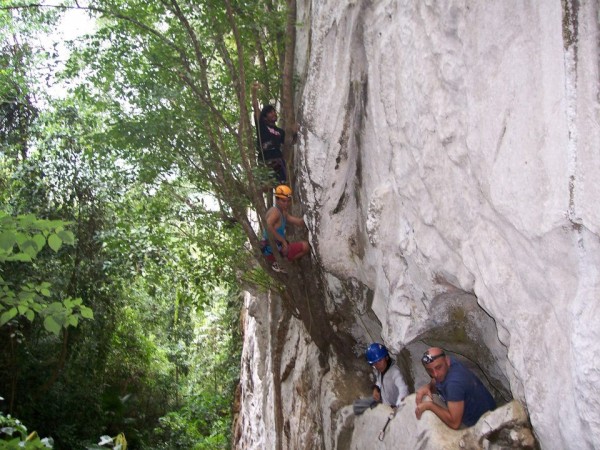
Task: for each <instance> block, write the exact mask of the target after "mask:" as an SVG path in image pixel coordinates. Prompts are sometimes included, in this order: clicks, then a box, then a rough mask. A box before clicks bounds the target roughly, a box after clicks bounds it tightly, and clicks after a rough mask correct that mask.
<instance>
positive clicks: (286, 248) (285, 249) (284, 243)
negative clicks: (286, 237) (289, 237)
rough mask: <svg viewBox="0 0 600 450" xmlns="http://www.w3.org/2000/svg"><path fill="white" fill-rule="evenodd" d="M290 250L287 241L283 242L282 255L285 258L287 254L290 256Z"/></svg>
mask: <svg viewBox="0 0 600 450" xmlns="http://www.w3.org/2000/svg"><path fill="white" fill-rule="evenodd" d="M288 250H289V249H288V243H287V241H283V242H282V243H281V254H282V255H283V256H287V254H288Z"/></svg>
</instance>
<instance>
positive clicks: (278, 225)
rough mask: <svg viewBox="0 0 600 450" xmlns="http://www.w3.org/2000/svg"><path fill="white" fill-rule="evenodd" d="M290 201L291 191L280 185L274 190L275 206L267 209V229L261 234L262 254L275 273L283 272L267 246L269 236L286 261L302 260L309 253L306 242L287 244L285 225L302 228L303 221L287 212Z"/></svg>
mask: <svg viewBox="0 0 600 450" xmlns="http://www.w3.org/2000/svg"><path fill="white" fill-rule="evenodd" d="M291 201H292V190H291V189H290V188H289V187H288V186H286V185H284V184H281V185H279V186H277V187H276V188H275V206H273V207H272V208H269V210H268V211H267V215H266V222H267V229H266V230H265V232H264V233H263V240H262V252H263V255H265V257H266V258H267V260H268V261H270V262H272V263H273V264H272V266H271V267H272V268H273V270H274V271H275V272H284V270H283V269H282V268H281V267H279V264H277V262H276V261H275V256H274V255H273V250H272V249H271V246H270V245H269V240H268V238H269V236H270V237H272V238H273V240H274V241H275V242H276V243H277V249H278V250H279V253H280V254H281V255H282V256H285V257H287V259H288V261H295V260H297V259H299V258H302V257H303V256H304V255H306V254H307V253H308V252H309V251H310V246H309V245H308V242H307V241H298V242H288V241H287V239H286V238H285V228H286V226H287V224H288V223H289V224H291V225H294V226H298V227H303V226H304V219H302V218H301V217H296V216H293V215H292V214H290V213H289V212H288V208H289V206H290V203H291Z"/></svg>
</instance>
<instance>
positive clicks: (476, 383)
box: [435, 358, 496, 427]
mask: <svg viewBox="0 0 600 450" xmlns="http://www.w3.org/2000/svg"><path fill="white" fill-rule="evenodd" d="M435 387H436V389H437V391H438V393H439V394H440V395H441V396H442V398H443V399H444V400H445V401H446V402H463V401H464V402H465V409H464V412H463V417H462V423H463V424H464V425H466V426H467V427H470V426H473V425H475V424H476V423H477V421H478V420H479V418H480V417H481V416H482V415H483V413H485V412H487V411H491V410H493V409H495V408H496V402H495V401H494V398H493V397H492V394H490V391H488V390H487V388H486V387H485V386H484V385H483V383H482V382H481V380H480V379H479V378H477V377H476V376H475V374H474V373H473V372H471V371H470V370H469V369H467V368H466V367H465V366H463V365H462V364H461V363H459V362H458V361H456V360H455V359H454V358H450V368H449V369H448V373H447V374H446V378H444V381H442V382H441V383H436V384H435Z"/></svg>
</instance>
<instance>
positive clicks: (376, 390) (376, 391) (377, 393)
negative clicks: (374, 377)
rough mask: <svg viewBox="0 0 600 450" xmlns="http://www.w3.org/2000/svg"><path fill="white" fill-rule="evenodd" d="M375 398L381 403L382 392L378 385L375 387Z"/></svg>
mask: <svg viewBox="0 0 600 450" xmlns="http://www.w3.org/2000/svg"><path fill="white" fill-rule="evenodd" d="M373 398H374V399H375V401H376V402H379V403H381V392H379V388H378V387H374V388H373Z"/></svg>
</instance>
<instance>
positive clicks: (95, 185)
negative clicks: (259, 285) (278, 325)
mask: <svg viewBox="0 0 600 450" xmlns="http://www.w3.org/2000/svg"><path fill="white" fill-rule="evenodd" d="M282 3H283V2H281V1H273V2H271V1H269V2H264V1H259V0H252V1H239V0H231V1H230V2H229V4H230V5H231V8H232V10H231V15H230V14H228V12H227V9H226V5H227V2H225V1H221V0H218V1H217V0H201V1H181V2H147V1H141V0H127V1H125V0H92V1H90V2H88V4H89V7H90V8H91V9H90V13H94V14H97V17H98V22H97V23H98V26H99V29H98V32H97V33H95V34H94V35H92V36H90V37H89V39H88V40H87V43H86V45H85V46H83V45H80V44H78V43H73V47H72V51H73V53H72V56H71V57H70V58H69V61H68V63H67V65H66V67H65V69H64V71H63V73H62V77H63V80H65V81H68V82H70V83H71V87H72V89H71V95H70V96H68V97H67V98H65V99H61V100H52V99H49V98H47V97H46V96H45V95H44V94H43V93H42V91H41V89H40V84H41V83H39V80H41V79H44V78H45V75H40V74H47V73H48V70H51V68H52V67H55V66H56V65H57V60H56V58H55V55H54V54H53V50H52V49H51V50H45V49H43V48H41V47H39V46H36V45H34V44H33V42H34V41H35V42H37V41H36V40H34V39H31V42H32V43H30V42H29V40H30V38H31V37H33V36H36V35H37V34H38V33H39V32H40V31H43V30H44V29H46V27H47V26H48V25H49V24H50V23H51V22H52V20H54V18H53V17H52V16H53V14H56V13H58V12H59V11H60V10H59V9H52V11H54V12H53V13H52V14H50V13H49V12H48V11H47V12H46V13H44V12H43V11H44V9H43V8H25V9H23V10H18V11H16V12H14V13H7V11H6V10H2V9H1V8H0V26H2V29H1V32H2V36H3V38H5V41H6V42H9V41H10V43H11V45H7V46H3V47H1V48H0V58H1V60H2V65H1V67H2V69H0V100H1V101H2V102H3V104H2V107H3V108H4V109H3V111H6V112H9V113H10V114H9V115H7V116H5V117H8V118H9V119H10V120H8V119H7V120H6V121H5V122H2V123H0V139H2V144H3V152H2V153H1V154H0V211H4V213H3V214H2V215H1V216H0V224H2V225H0V226H1V228H0V270H2V272H1V275H2V284H0V288H1V289H2V290H1V291H0V308H2V309H0V324H3V326H0V338H1V339H3V342H7V345H6V346H3V347H2V348H0V389H7V390H8V387H10V399H9V400H10V401H9V404H10V406H8V407H7V409H10V410H11V413H12V412H13V411H14V412H16V413H18V415H19V417H23V418H24V420H26V421H27V422H28V423H33V424H34V425H35V428H36V429H37V430H39V431H40V433H43V434H44V435H48V434H52V436H53V437H54V439H55V442H56V445H57V447H58V448H65V449H68V448H96V447H97V446H98V439H97V437H99V436H118V434H119V433H125V435H126V436H127V440H128V445H129V447H130V448H155V449H159V448H164V449H171V448H181V449H190V448H198V449H204V448H206V449H209V448H210V449H214V448H226V447H229V446H230V442H229V440H230V436H229V434H230V430H231V405H232V404H233V401H234V399H233V395H234V389H235V385H236V382H237V377H238V376H239V360H240V347H241V336H240V330H239V326H238V322H239V310H240V308H241V304H240V298H239V296H238V294H237V293H238V280H237V277H238V275H239V273H241V272H244V271H245V270H246V269H247V267H248V258H250V257H251V254H250V252H249V251H248V250H247V237H248V235H250V236H251V233H250V232H249V228H248V227H247V228H246V229H245V232H243V231H242V227H240V226H238V224H248V223H251V222H252V220H253V213H252V212H251V209H252V208H253V205H254V207H255V206H256V198H257V194H256V192H257V191H256V189H255V186H256V184H258V185H261V184H262V183H263V179H264V178H265V176H266V175H268V173H265V171H264V170H261V169H258V168H257V167H256V164H255V161H254V160H253V159H254V152H255V149H254V138H253V137H252V130H251V129H250V128H249V126H248V123H249V116H250V114H249V112H248V110H247V103H248V102H247V99H246V98H245V97H244V93H243V91H244V87H245V86H247V85H249V82H248V80H254V79H256V78H258V79H260V80H261V81H262V82H263V84H265V85H266V86H267V89H266V92H267V94H266V95H268V96H269V97H270V98H269V100H271V99H275V100H276V99H277V98H278V97H279V90H280V77H279V73H280V67H281V55H282V50H283V40H282V39H281V37H282V33H283V18H284V14H285V11H284V9H283V8H282V7H281V5H282ZM5 4H6V5H8V4H12V2H9V3H7V2H4V3H3V5H5ZM175 5H178V6H179V7H178V8H177V7H175ZM25 19H27V20H28V21H29V23H28V22H27V20H25ZM15 30H19V31H15ZM15 33H16V34H15ZM13 35H19V36H20V40H18V42H15V41H11V40H10V39H11V36H13ZM238 39H239V40H240V41H241V42H242V45H243V46H244V48H238V47H237V42H238ZM257 62H258V63H257ZM38 98H39V99H42V98H43V99H44V101H43V102H36V101H35V100H36V99H38ZM265 100H266V99H265ZM5 149H6V151H4V150H5ZM253 180H254V181H253ZM253 183H255V184H254V185H253ZM258 197H260V194H258ZM232 216H233V217H235V220H229V219H230V218H231V217H232ZM5 218H6V221H7V222H6V223H4V222H2V220H4V219H5ZM26 218H28V219H26ZM42 219H43V220H42ZM224 219H227V220H224ZM27 220H30V221H31V223H30V224H28V223H26V221H27ZM11 221H12V222H11ZM34 225H35V226H34ZM67 225H68V227H67ZM44 227H46V228H44ZM266 284H267V283H266ZM92 310H93V311H94V313H93V315H92ZM36 317H39V318H40V319H41V320H36ZM83 319H89V320H83ZM43 330H46V331H50V332H51V333H43V332H40V331H43ZM57 334H60V336H61V339H60V340H59V339H57V338H56V335H57ZM4 395H6V394H4ZM113 443H115V442H114V440H113ZM95 446H96V447H95Z"/></svg>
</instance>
